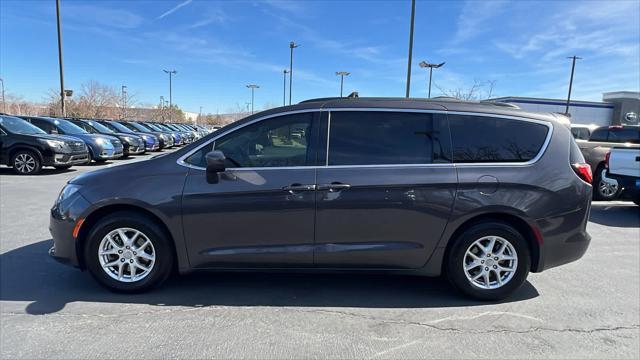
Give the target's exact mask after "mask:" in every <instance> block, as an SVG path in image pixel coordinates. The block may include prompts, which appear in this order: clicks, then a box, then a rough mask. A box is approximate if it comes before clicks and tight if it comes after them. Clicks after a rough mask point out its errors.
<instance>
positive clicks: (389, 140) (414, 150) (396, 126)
mask: <svg viewBox="0 0 640 360" xmlns="http://www.w3.org/2000/svg"><path fill="white" fill-rule="evenodd" d="M434 117H436V118H435V119H434ZM330 127H331V129H330V132H329V163H328V165H385V164H431V163H447V162H450V161H451V160H450V158H451V156H450V148H449V146H448V144H449V141H448V139H449V134H448V131H447V130H446V122H445V121H444V116H443V115H438V114H436V115H434V114H429V113H411V112H388V111H334V112H332V113H331V120H330ZM441 140H442V141H441Z"/></svg>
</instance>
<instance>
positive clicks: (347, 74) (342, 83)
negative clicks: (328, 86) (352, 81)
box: [336, 71, 351, 97]
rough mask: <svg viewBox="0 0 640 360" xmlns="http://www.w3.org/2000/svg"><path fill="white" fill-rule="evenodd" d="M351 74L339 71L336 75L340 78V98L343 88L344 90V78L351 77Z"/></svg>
mask: <svg viewBox="0 0 640 360" xmlns="http://www.w3.org/2000/svg"><path fill="white" fill-rule="evenodd" d="M349 74H351V73H348V72H346V71H337V72H336V75H338V76H340V97H342V88H343V85H344V77H345V76H349Z"/></svg>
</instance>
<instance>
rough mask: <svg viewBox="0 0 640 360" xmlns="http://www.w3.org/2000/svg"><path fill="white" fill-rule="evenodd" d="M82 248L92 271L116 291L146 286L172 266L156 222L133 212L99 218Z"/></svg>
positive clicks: (165, 238) (160, 278)
mask: <svg viewBox="0 0 640 360" xmlns="http://www.w3.org/2000/svg"><path fill="white" fill-rule="evenodd" d="M84 250H85V251H84V259H85V264H86V266H87V269H88V270H89V272H90V273H91V275H92V276H93V277H94V278H95V279H96V280H98V282H99V283H100V284H102V285H103V286H105V287H107V288H108V289H110V290H112V291H116V292H125V293H135V292H142V291H146V290H149V289H151V288H153V287H155V286H158V285H160V284H161V283H162V282H164V281H165V280H166V279H167V278H168V277H169V275H170V274H171V270H172V269H173V253H172V251H171V243H170V241H169V238H168V236H167V235H166V234H165V233H164V231H162V229H161V228H160V227H159V226H158V224H157V223H156V222H154V221H153V220H151V219H149V218H148V217H146V216H144V215H141V214H138V213H135V212H118V213H115V214H112V215H109V216H107V217H105V218H104V219H102V220H101V221H99V222H98V223H97V224H96V225H95V226H93V228H92V229H91V230H90V232H89V235H88V237H87V243H86V246H85V249H84Z"/></svg>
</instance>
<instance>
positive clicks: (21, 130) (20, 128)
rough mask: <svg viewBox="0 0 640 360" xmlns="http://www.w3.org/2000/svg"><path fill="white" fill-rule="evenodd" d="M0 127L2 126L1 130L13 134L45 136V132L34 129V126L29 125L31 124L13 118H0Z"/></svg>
mask: <svg viewBox="0 0 640 360" xmlns="http://www.w3.org/2000/svg"><path fill="white" fill-rule="evenodd" d="M0 126H2V128H4V129H5V130H7V131H8V132H11V133H14V134H23V135H36V134H46V132H44V131H42V130H40V128H38V127H36V126H35V125H31V123H29V122H27V121H24V120H22V119H18V118H15V117H8V116H7V117H5V116H0Z"/></svg>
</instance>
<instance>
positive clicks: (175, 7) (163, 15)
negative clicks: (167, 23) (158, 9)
mask: <svg viewBox="0 0 640 360" xmlns="http://www.w3.org/2000/svg"><path fill="white" fill-rule="evenodd" d="M192 1H193V0H186V1H183V2H181V3H180V4H178V5H176V6H174V7H173V8H171V9H169V10H168V11H166V12H164V13H163V14H162V15H160V16H158V17H157V18H156V20H160V19H162V18H164V17H165V16H169V15H171V14H173V13H174V12H176V11H178V9H180V8H181V7H183V6H187V5H189V4H191V2H192Z"/></svg>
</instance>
